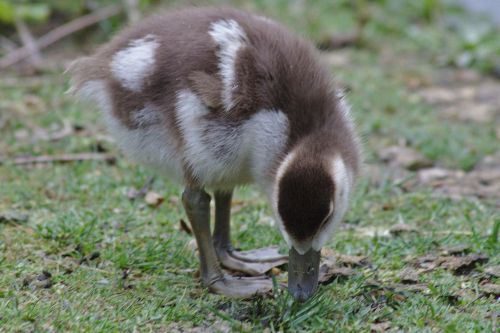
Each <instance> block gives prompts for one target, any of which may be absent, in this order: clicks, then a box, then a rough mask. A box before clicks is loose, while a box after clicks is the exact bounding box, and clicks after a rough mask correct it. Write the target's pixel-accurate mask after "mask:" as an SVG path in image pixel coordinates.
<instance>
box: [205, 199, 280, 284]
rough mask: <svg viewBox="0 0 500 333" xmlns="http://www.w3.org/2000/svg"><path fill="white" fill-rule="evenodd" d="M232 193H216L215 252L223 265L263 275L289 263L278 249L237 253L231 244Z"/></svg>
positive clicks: (250, 273)
mask: <svg viewBox="0 0 500 333" xmlns="http://www.w3.org/2000/svg"><path fill="white" fill-rule="evenodd" d="M231 197H232V191H229V192H218V191H216V192H215V229H214V235H213V238H214V246H215V252H216V253H217V257H218V258H219V261H220V262H221V264H222V265H223V266H224V267H226V268H229V269H232V270H235V271H240V272H244V273H247V274H249V275H253V276H257V275H262V274H264V273H265V272H267V271H268V270H270V269H271V268H273V267H276V266H279V265H282V264H284V263H286V262H287V256H285V255H282V254H280V253H278V248H277V247H269V248H263V249H258V250H251V251H236V250H234V248H233V246H232V244H231V237H230V229H231V226H230V219H231V217H230V215H231Z"/></svg>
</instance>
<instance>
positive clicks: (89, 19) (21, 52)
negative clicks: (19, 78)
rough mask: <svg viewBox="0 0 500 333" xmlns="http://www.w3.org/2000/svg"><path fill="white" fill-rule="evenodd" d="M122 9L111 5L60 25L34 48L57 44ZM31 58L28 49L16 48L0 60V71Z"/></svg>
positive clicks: (41, 38)
mask: <svg viewBox="0 0 500 333" xmlns="http://www.w3.org/2000/svg"><path fill="white" fill-rule="evenodd" d="M122 10H123V8H122V7H121V6H117V5H112V6H108V7H105V8H102V9H100V10H98V11H96V12H94V13H91V14H88V15H85V16H82V17H79V18H77V19H75V20H73V21H71V22H68V23H66V24H63V25H61V26H60V27H57V28H55V29H54V30H51V31H49V32H48V33H47V34H45V35H43V36H42V37H40V38H39V39H38V40H36V47H37V48H38V50H41V49H44V48H46V47H47V46H49V45H51V44H53V43H55V42H57V41H58V40H60V39H62V38H64V37H66V36H69V35H71V34H73V33H75V32H77V31H79V30H82V29H84V28H86V27H88V26H91V25H93V24H96V23H98V22H100V21H102V20H105V19H107V18H109V17H111V16H115V15H117V14H119V13H120V12H121V11H122ZM29 56H31V50H30V48H28V47H26V46H23V47H21V48H18V49H16V50H14V51H12V52H10V53H8V54H7V55H6V56H5V57H3V58H2V59H0V69H4V68H7V67H9V66H12V65H14V64H16V63H18V62H19V61H21V60H24V59H26V58H27V57H29Z"/></svg>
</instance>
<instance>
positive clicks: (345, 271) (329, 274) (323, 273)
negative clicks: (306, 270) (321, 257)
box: [318, 262, 356, 284]
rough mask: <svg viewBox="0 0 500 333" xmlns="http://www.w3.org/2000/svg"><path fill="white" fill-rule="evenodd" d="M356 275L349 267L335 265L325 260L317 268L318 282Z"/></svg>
mask: <svg viewBox="0 0 500 333" xmlns="http://www.w3.org/2000/svg"><path fill="white" fill-rule="evenodd" d="M354 275H356V271H355V270H353V269H352V268H350V267H336V266H334V265H331V264H330V263H328V262H326V263H323V264H321V266H320V268H319V280H318V281H319V283H321V284H329V283H331V282H332V281H333V280H335V279H337V278H348V277H351V276H354Z"/></svg>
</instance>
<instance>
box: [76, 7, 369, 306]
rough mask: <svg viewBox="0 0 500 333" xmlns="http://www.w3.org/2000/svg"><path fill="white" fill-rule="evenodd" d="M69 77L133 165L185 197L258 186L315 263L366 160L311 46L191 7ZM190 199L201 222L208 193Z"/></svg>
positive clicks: (261, 21) (246, 19) (122, 37)
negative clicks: (199, 209) (177, 186)
mask: <svg viewBox="0 0 500 333" xmlns="http://www.w3.org/2000/svg"><path fill="white" fill-rule="evenodd" d="M70 72H72V74H73V88H74V90H75V91H77V92H78V93H79V94H80V95H81V96H84V97H86V98H89V99H93V100H95V101H96V102H97V103H98V104H99V106H100V108H101V109H102V111H103V113H104V117H105V119H106V122H107V124H108V127H109V129H110V131H111V133H112V134H113V135H114V137H115V139H116V143H117V145H118V146H120V148H121V149H122V150H123V151H124V153H125V154H126V155H128V156H130V158H132V159H133V160H135V161H137V162H139V163H143V164H145V165H148V166H150V167H152V168H153V169H155V170H156V171H158V172H159V173H160V174H162V175H164V176H165V177H169V178H170V179H175V180H177V181H179V182H180V183H183V184H185V186H186V188H187V189H189V191H187V192H189V193H195V194H196V193H204V190H203V189H204V188H210V189H213V190H215V191H216V193H217V192H218V193H223V192H226V193H227V192H230V191H232V189H233V188H234V187H235V186H238V185H243V184H248V183H256V184H257V185H259V187H260V188H261V189H262V190H263V191H264V192H265V193H266V194H267V195H268V197H269V199H270V202H271V205H272V207H273V209H274V211H275V213H276V218H277V220H278V222H279V225H280V229H281V231H282V233H283V235H284V237H285V239H286V240H287V242H288V244H289V246H290V247H291V250H293V251H295V252H294V255H293V256H294V258H298V257H300V256H304V255H306V254H307V253H313V254H311V255H312V256H314V257H315V258H316V257H317V258H319V254H317V253H319V252H318V251H319V249H320V248H321V246H322V245H323V244H324V243H325V242H326V241H327V240H328V239H329V237H330V235H331V232H332V230H333V227H334V226H335V225H336V224H338V223H339V222H340V220H341V219H342V217H343V215H344V213H345V211H346V209H347V206H348V201H349V197H350V194H351V192H352V189H353V186H354V182H355V178H356V176H357V174H358V170H359V163H360V162H359V144H358V139H357V136H356V133H355V129H354V124H353V122H352V120H351V118H350V116H349V110H348V107H347V106H346V104H345V101H343V100H342V97H340V96H339V95H338V93H337V92H336V90H335V87H334V86H333V83H332V81H331V75H330V73H329V71H328V69H327V68H325V67H324V66H322V65H321V64H320V61H319V60H318V54H317V52H316V51H315V49H314V48H313V46H312V45H311V44H310V43H308V42H306V41H304V40H302V39H301V38H299V37H297V36H295V35H294V34H292V33H290V32H289V31H287V30H286V29H284V28H283V27H281V26H280V25H279V24H277V23H275V22H273V21H271V20H269V19H267V18H264V17H261V16H257V15H253V14H249V13H245V12H242V11H237V10H233V9H220V8H198V9H186V10H182V11H178V12H175V13H171V14H167V15H159V16H154V17H151V18H149V19H147V20H145V21H144V22H142V23H140V24H138V25H136V26H133V27H131V28H128V29H126V30H125V31H123V32H122V33H120V34H119V35H118V36H117V37H115V38H114V39H113V40H112V41H111V42H109V43H108V44H106V45H105V46H104V47H102V48H101V49H100V50H98V51H97V53H96V54H95V55H93V56H91V57H87V58H83V59H80V60H77V61H76V62H75V63H74V64H73V65H72V66H71V68H70ZM185 197H186V198H187V199H186V200H187V201H185V205H186V209H187V211H188V215H189V216H190V218H191V219H192V220H193V219H194V220H196V219H199V218H200V217H196V216H198V215H200V216H203V214H201V213H200V214H198V215H196V214H195V215H196V216H194V215H193V216H191V215H190V214H189V209H190V207H194V206H196V205H198V203H199V201H200V200H201V199H200V198H201V197H202V198H205V196H204V195H202V196H201V197H200V195H198V194H197V196H196V198H197V199H196V200H194V199H193V200H191V199H189V198H194V196H193V195H191V196H190V195H186V196H185ZM216 199H217V196H216ZM203 200H205V199H203ZM208 200H209V199H208ZM194 201H196V202H197V203H196V204H194V203H193V202H194ZM191 223H193V221H191ZM217 223H218V222H217V221H216V224H217ZM195 224H196V221H195ZM195 229H196V228H195ZM195 232H196V230H195ZM217 236H218V235H214V238H217ZM197 240H198V241H199V243H200V242H204V240H200V239H198V237H197ZM199 245H200V244H199ZM207 251H208V252H211V251H212V250H211V249H210V248H207ZM228 251H229V250H228ZM216 252H217V254H219V251H218V249H217V248H216ZM229 252H230V251H229ZM297 256H298V257H297ZM304 258H306V257H304ZM203 260H204V259H203V258H202V271H203ZM219 260H220V261H222V263H223V264H224V260H221V257H220V255H219ZM294 260H295V259H294ZM318 260H319V259H318ZM291 264H292V263H291ZM303 264H304V263H301V265H303ZM316 270H317V268H316ZM216 273H217V272H216ZM216 273H214V274H215V275H217V274H218V273H217V274H216ZM207 274H208V275H210V274H211V273H210V274H209V273H207ZM214 274H212V275H214ZM299 275H300V274H299ZM299 280H300V279H299ZM204 283H205V284H206V285H208V286H209V287H210V283H211V282H209V281H204ZM315 287H316V284H314V286H313V288H312V287H311V288H312V289H311V288H309V289H311V290H308V291H302V289H303V288H302V287H300V286H299V287H298V289H299V290H298V291H296V292H293V293H294V295H295V296H296V297H297V298H307V297H309V296H310V294H311V293H312V291H314V289H315ZM215 289H217V288H215ZM295 289H297V288H295ZM256 290H257V289H256ZM216 291H218V292H222V293H225V291H224V288H222V289H220V290H216ZM227 293H228V294H231V292H227Z"/></svg>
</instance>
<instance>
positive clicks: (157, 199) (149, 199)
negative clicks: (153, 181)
mask: <svg viewBox="0 0 500 333" xmlns="http://www.w3.org/2000/svg"><path fill="white" fill-rule="evenodd" d="M164 200H165V198H164V197H162V196H161V195H159V194H158V193H156V192H148V193H147V194H146V196H145V198H144V201H145V202H146V204H147V205H148V206H151V207H158V206H159V205H161V204H162V202H163V201H164Z"/></svg>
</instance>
